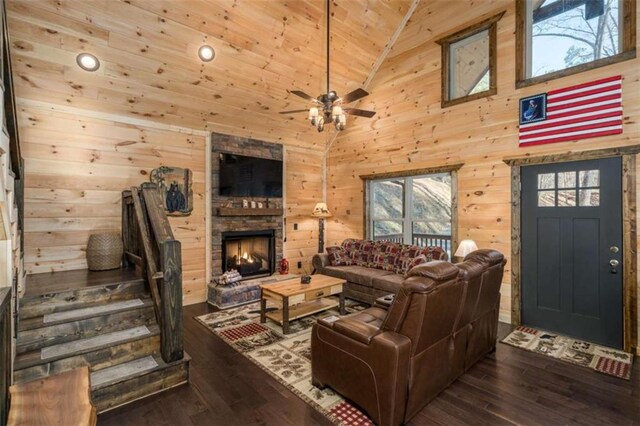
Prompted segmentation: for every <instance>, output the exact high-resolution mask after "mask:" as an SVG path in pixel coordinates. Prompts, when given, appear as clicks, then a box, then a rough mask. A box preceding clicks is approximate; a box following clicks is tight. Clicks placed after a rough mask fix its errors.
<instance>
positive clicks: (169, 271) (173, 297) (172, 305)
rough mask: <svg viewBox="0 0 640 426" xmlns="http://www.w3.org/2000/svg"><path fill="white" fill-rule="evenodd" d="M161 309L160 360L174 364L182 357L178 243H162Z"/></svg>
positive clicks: (179, 251)
mask: <svg viewBox="0 0 640 426" xmlns="http://www.w3.org/2000/svg"><path fill="white" fill-rule="evenodd" d="M161 257H162V271H163V273H164V276H163V278H162V286H161V292H160V294H161V298H162V302H161V307H162V318H163V321H162V329H161V332H160V342H161V350H162V359H163V360H164V361H165V362H174V361H177V360H179V359H182V357H183V356H184V339H183V332H182V247H181V244H180V241H176V240H168V241H165V242H164V243H162V251H161Z"/></svg>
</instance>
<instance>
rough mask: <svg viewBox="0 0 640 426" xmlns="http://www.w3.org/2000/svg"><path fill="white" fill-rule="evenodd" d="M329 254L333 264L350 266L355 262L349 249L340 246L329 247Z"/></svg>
mask: <svg viewBox="0 0 640 426" xmlns="http://www.w3.org/2000/svg"><path fill="white" fill-rule="evenodd" d="M327 254H328V255H329V263H330V264H331V266H349V265H352V264H353V262H352V261H351V258H350V257H349V254H348V253H347V251H346V250H345V249H343V248H342V247H340V246H331V247H327Z"/></svg>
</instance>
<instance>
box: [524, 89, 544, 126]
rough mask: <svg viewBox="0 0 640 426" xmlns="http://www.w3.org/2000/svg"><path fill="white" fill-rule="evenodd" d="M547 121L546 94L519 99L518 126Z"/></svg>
mask: <svg viewBox="0 0 640 426" xmlns="http://www.w3.org/2000/svg"><path fill="white" fill-rule="evenodd" d="M546 119H547V94H546V93H541V94H539V95H534V96H529V97H527V98H522V99H520V124H529V123H535V122H536V121H543V120H546Z"/></svg>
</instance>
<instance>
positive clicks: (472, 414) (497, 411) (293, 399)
mask: <svg viewBox="0 0 640 426" xmlns="http://www.w3.org/2000/svg"><path fill="white" fill-rule="evenodd" d="M211 310H212V309H211V308H210V307H208V306H207V305H206V304H205V303H201V304H197V305H191V306H187V307H185V310H184V315H185V322H184V325H185V348H186V351H187V352H188V353H189V355H190V356H191V357H192V361H191V368H190V384H189V385H185V386H181V387H178V388H175V389H172V390H169V391H166V392H164V393H161V394H159V395H156V396H152V397H149V398H146V399H143V400H140V401H137V402H135V403H133V404H131V405H128V406H126V407H122V408H120V409H116V410H114V411H111V412H108V413H105V414H103V415H101V416H99V418H98V424H100V425H114V426H124V425H145V424H153V425H318V424H322V425H324V424H330V423H329V422H328V421H327V420H326V419H325V418H324V417H323V416H322V415H321V414H319V413H317V412H316V411H315V410H314V409H312V408H311V407H310V406H308V405H307V404H306V403H304V402H303V401H302V400H301V399H300V398H298V397H297V396H296V395H294V394H293V393H291V392H289V391H288V390H287V389H286V388H285V387H284V386H282V385H281V384H280V383H278V382H277V381H276V380H274V379H272V378H271V377H270V376H269V375H268V374H267V373H265V372H264V371H262V370H261V369H260V368H258V367H257V366H255V365H254V364H253V363H252V362H251V361H249V360H248V359H246V358H245V357H243V356H242V355H239V354H238V353H236V352H235V351H234V350H233V349H231V347H229V346H228V345H227V344H225V343H224V342H223V341H222V340H220V339H219V338H218V337H216V336H214V335H213V334H212V333H210V332H209V331H208V330H206V329H205V328H204V327H203V326H202V325H200V324H199V323H198V322H196V321H195V320H194V319H193V317H194V316H197V315H202V314H204V313H206V312H209V311H211ZM510 330H511V328H510V326H508V325H506V324H500V328H499V336H500V338H502V337H504V336H505V335H506V334H507V333H509V331H510ZM634 423H640V365H639V360H636V363H635V365H634V368H633V374H632V380H631V381H630V382H628V381H625V380H621V379H616V378H613V377H610V376H606V375H604V374H599V373H596V372H593V371H591V370H588V369H585V368H581V367H577V366H572V365H569V364H567V363H564V362H560V361H557V360H554V359H551V358H549V357H545V356H542V355H537V354H534V353H530V352H526V351H523V350H520V349H516V348H513V347H510V346H507V345H503V344H498V346H497V350H496V352H495V353H494V354H493V355H491V356H489V357H487V358H485V359H484V360H483V361H481V362H479V363H478V364H477V365H475V366H474V367H473V368H472V369H471V370H469V371H468V372H467V373H466V374H465V375H464V376H462V377H461V378H460V379H458V380H457V381H456V382H455V383H454V384H453V385H452V386H450V387H449V388H448V389H447V390H446V391H444V392H443V393H442V394H440V395H439V396H438V398H436V399H435V400H434V401H432V402H431V403H430V404H429V405H428V406H427V407H425V408H424V409H423V410H422V411H421V412H420V413H419V414H418V415H417V416H416V417H415V418H413V419H412V421H411V422H410V424H411V425H460V424H474V425H475V424H492V425H494V424H495V425H502V424H526V425H555V424H589V425H593V424H598V425H600V424H603V425H604V424H616V425H626V424H634Z"/></svg>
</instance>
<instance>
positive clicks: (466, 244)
mask: <svg viewBox="0 0 640 426" xmlns="http://www.w3.org/2000/svg"><path fill="white" fill-rule="evenodd" d="M476 250H478V246H477V245H476V243H475V241H473V240H462V241H460V245H459V246H458V249H457V250H456V253H455V254H454V256H457V257H465V256H466V255H468V254H469V253H472V252H474V251H476Z"/></svg>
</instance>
